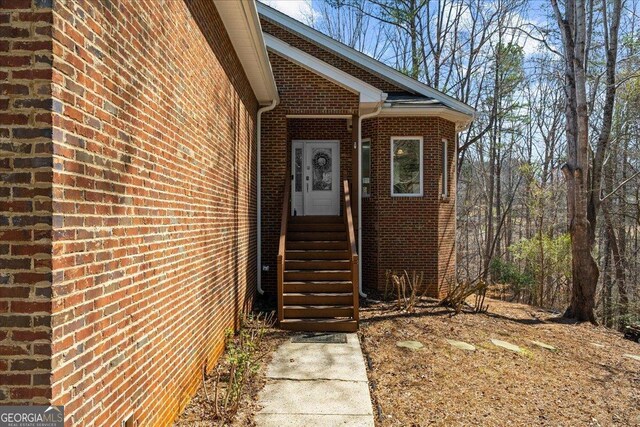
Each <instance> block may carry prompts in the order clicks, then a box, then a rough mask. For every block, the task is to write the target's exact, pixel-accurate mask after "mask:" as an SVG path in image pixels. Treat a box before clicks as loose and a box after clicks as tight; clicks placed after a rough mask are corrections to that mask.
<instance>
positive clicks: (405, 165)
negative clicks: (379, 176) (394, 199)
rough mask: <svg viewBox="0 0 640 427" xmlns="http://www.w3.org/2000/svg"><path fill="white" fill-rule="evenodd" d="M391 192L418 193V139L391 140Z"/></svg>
mask: <svg viewBox="0 0 640 427" xmlns="http://www.w3.org/2000/svg"><path fill="white" fill-rule="evenodd" d="M393 193H394V194H420V140H417V139H403V140H395V141H393Z"/></svg>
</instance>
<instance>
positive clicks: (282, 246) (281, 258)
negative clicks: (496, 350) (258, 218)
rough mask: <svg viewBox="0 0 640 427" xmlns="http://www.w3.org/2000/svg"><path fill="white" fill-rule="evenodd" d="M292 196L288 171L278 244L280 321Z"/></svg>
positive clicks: (282, 316) (282, 310) (279, 317)
mask: <svg viewBox="0 0 640 427" xmlns="http://www.w3.org/2000/svg"><path fill="white" fill-rule="evenodd" d="M290 197H291V177H290V174H289V173H287V175H286V178H285V180H284V193H283V200H282V219H281V221H280V241H279V244H278V261H277V262H278V267H277V269H278V289H277V292H278V322H282V321H283V320H284V303H283V289H284V270H285V254H286V244H287V227H288V224H289V199H290Z"/></svg>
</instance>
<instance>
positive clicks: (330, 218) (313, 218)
mask: <svg viewBox="0 0 640 427" xmlns="http://www.w3.org/2000/svg"><path fill="white" fill-rule="evenodd" d="M288 223H289V224H309V223H311V224H313V223H316V224H323V223H324V224H326V223H341V224H344V219H343V218H342V216H339V215H335V216H334V215H306V216H292V217H289V221H288Z"/></svg>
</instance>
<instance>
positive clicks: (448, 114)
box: [379, 104, 473, 132]
mask: <svg viewBox="0 0 640 427" xmlns="http://www.w3.org/2000/svg"><path fill="white" fill-rule="evenodd" d="M379 116H380V117H442V118H443V119H445V120H449V121H450V122H453V123H455V125H456V131H458V132H461V131H463V130H466V129H468V128H469V125H471V122H472V121H473V116H472V115H469V114H465V113H461V112H459V111H456V110H453V109H451V108H449V107H445V106H433V105H424V106H391V105H390V104H384V106H383V107H382V110H381V111H380V114H379Z"/></svg>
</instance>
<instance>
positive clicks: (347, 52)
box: [258, 2, 476, 119]
mask: <svg viewBox="0 0 640 427" xmlns="http://www.w3.org/2000/svg"><path fill="white" fill-rule="evenodd" d="M258 13H260V15H262V16H264V17H265V18H267V19H270V20H271V21H274V22H276V23H278V24H279V25H281V26H283V27H285V28H287V29H289V30H290V31H292V32H294V33H297V34H298V35H300V36H302V37H304V38H306V39H308V40H311V41H312V42H313V43H315V44H317V45H318V46H320V47H322V48H324V49H327V50H329V51H331V52H333V53H335V54H337V55H339V56H341V57H343V58H344V59H346V60H347V61H350V62H352V63H355V64H356V65H359V66H361V67H362V68H364V69H368V70H370V71H372V72H374V73H375V74H378V75H379V76H381V77H383V78H385V79H386V80H388V81H391V82H393V83H394V84H396V85H398V86H399V87H402V88H404V89H405V90H408V91H409V92H413V93H417V94H420V95H424V96H428V97H430V98H433V99H437V100H438V101H440V102H441V103H442V104H444V105H446V106H448V107H449V108H452V109H454V110H456V111H458V112H460V113H463V114H466V115H468V116H470V118H471V119H473V117H474V116H475V114H476V110H475V109H474V108H473V107H471V106H469V105H467V104H465V103H464V102H461V101H458V100H457V99H455V98H453V97H451V96H449V95H447V94H445V93H442V92H440V91H439V90H436V89H433V88H432V87H429V86H427V85H426V84H424V83H422V82H419V81H418V80H415V79H412V78H411V77H409V76H406V75H404V74H402V73H401V72H399V71H398V70H395V69H394V68H392V67H389V66H388V65H386V64H383V63H382V62H380V61H377V60H375V59H373V58H371V57H370V56H367V55H365V54H364V53H361V52H358V51H357V50H355V49H353V48H351V47H349V46H347V45H345V44H343V43H340V42H339V41H337V40H334V39H332V38H331V37H328V36H326V35H324V34H322V33H321V32H319V31H317V30H314V29H313V28H311V27H309V26H307V25H304V24H303V23H301V22H299V21H296V20H295V19H293V18H291V17H289V16H287V15H285V14H283V13H281V12H279V11H277V10H275V9H273V8H271V7H269V6H267V5H265V4H263V3H260V2H258Z"/></svg>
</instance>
